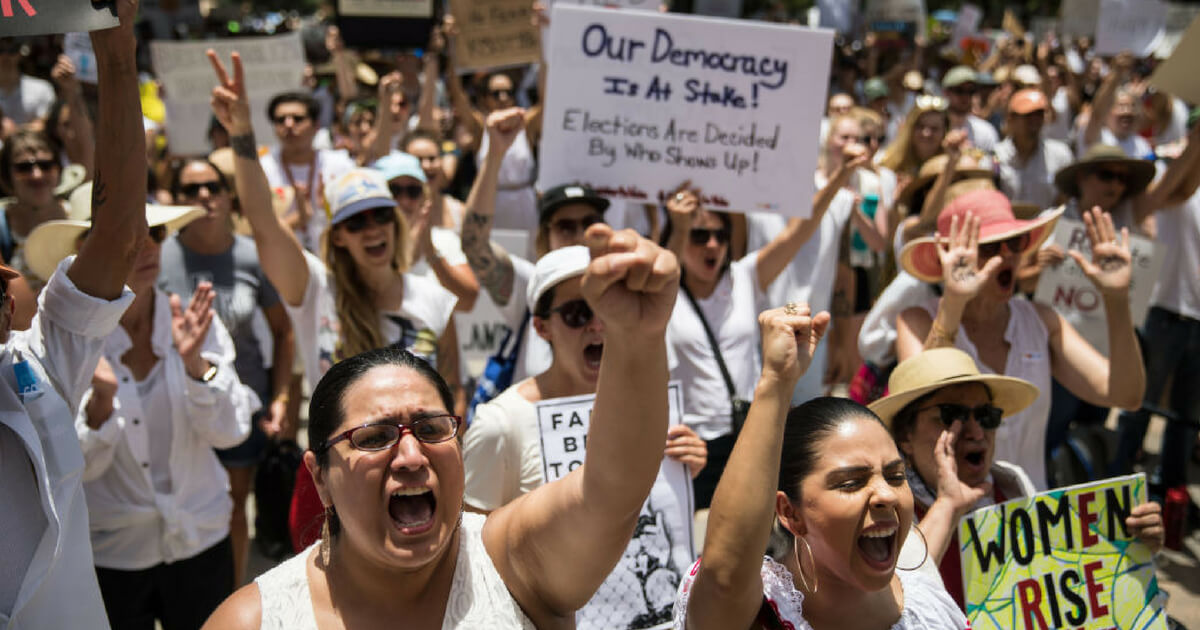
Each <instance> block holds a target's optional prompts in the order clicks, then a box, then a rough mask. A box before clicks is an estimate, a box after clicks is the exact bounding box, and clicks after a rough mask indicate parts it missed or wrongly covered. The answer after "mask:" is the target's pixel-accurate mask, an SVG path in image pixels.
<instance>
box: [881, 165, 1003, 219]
mask: <svg viewBox="0 0 1200 630" xmlns="http://www.w3.org/2000/svg"><path fill="white" fill-rule="evenodd" d="M949 161H950V156H948V155H946V154H945V153H940V154H938V155H935V156H933V157H931V158H929V159H928V160H925V161H924V162H922V163H921V169H920V170H919V171H917V177H916V179H914V180H913V181H912V183H911V184H909V185H908V186H906V187H905V188H904V193H903V194H901V195H900V196H899V197H898V198H897V199H896V201H897V202H899V203H902V204H904V205H909V203H911V201H912V198H913V195H915V194H917V191H920V190H923V189H925V188H928V187H929V186H932V185H933V182H934V180H936V179H937V178H938V175H941V174H942V171H944V170H946V162H949ZM993 175H994V173H992V171H991V170H990V169H986V168H982V167H981V166H979V163H978V162H976V161H975V159H974V158H972V157H971V156H969V155H966V154H964V155H961V156H959V158H958V165H957V166H956V167H955V169H954V181H956V182H957V181H960V180H964V179H972V178H981V179H982V178H986V179H988V180H991V179H992V177H993ZM918 210H920V209H919V208H918Z"/></svg>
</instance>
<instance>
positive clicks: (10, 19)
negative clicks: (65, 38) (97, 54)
mask: <svg viewBox="0 0 1200 630" xmlns="http://www.w3.org/2000/svg"><path fill="white" fill-rule="evenodd" d="M118 24H120V22H119V21H118V20H117V13H116V9H115V8H114V7H113V5H112V3H111V2H94V3H88V2H83V1H82V0H73V1H70V2H68V1H67V0H0V37H24V36H29V35H46V34H50V33H70V32H73V31H81V32H84V33H86V32H88V31H98V30H101V29H106V28H112V27H114V26H116V25H118Z"/></svg>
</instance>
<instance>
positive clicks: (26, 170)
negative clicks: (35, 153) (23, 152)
mask: <svg viewBox="0 0 1200 630" xmlns="http://www.w3.org/2000/svg"><path fill="white" fill-rule="evenodd" d="M12 167H13V171H15V172H17V173H20V174H22V175H29V174H30V173H32V172H33V169H34V168H35V167H36V168H39V169H41V170H42V171H43V172H45V171H49V170H50V169H52V168H58V162H55V161H54V160H28V161H25V162H13V165H12Z"/></svg>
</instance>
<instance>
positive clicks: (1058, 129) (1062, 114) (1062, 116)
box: [1042, 87, 1074, 142]
mask: <svg viewBox="0 0 1200 630" xmlns="http://www.w3.org/2000/svg"><path fill="white" fill-rule="evenodd" d="M1050 107H1052V108H1054V120H1053V121H1049V120H1048V121H1047V122H1046V124H1045V126H1044V127H1042V137H1043V138H1050V139H1052V140H1058V141H1059V142H1068V141H1070V139H1071V123H1072V122H1074V121H1073V120H1072V117H1071V99H1070V98H1069V97H1068V96H1067V88H1066V87H1060V88H1058V91H1056V92H1055V93H1054V97H1053V98H1051V99H1050Z"/></svg>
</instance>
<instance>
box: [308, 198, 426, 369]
mask: <svg viewBox="0 0 1200 630" xmlns="http://www.w3.org/2000/svg"><path fill="white" fill-rule="evenodd" d="M392 211H393V212H395V213H396V220H395V222H394V223H393V224H392V235H393V237H394V239H393V240H394V242H395V244H396V246H395V247H396V248H395V251H394V252H393V253H392V261H391V267H392V269H393V270H395V272H396V273H397V274H400V273H404V272H405V271H407V270H408V264H409V263H408V261H409V244H408V221H407V220H406V219H405V218H404V214H403V213H400V212H397V211H396V208H395V206H393V207H392ZM335 229H337V226H334V225H330V226H329V227H327V228H325V233H324V234H323V235H322V237H321V257H322V258H324V260H325V267H326V268H328V269H329V271H330V273H332V274H333V281H334V287H335V289H334V308H335V311H336V314H337V319H338V325H339V328H340V339H339V347H338V348H337V351H336V352H335V355H336V356H335V359H336V360H341V359H343V358H346V357H352V356H354V355H356V354H359V353H361V352H366V351H367V350H373V349H375V348H379V347H382V346H383V345H385V341H384V339H383V333H382V332H380V330H379V309H378V308H376V307H375V301H374V299H373V298H374V297H375V296H374V292H373V291H371V289H370V287H368V286H367V283H366V282H364V281H363V279H362V276H360V275H359V273H358V265H357V264H355V262H354V258H353V257H352V256H351V255H350V252H348V251H346V248H344V247H338V246H337V245H334V244H333V231H334V230H335Z"/></svg>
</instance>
